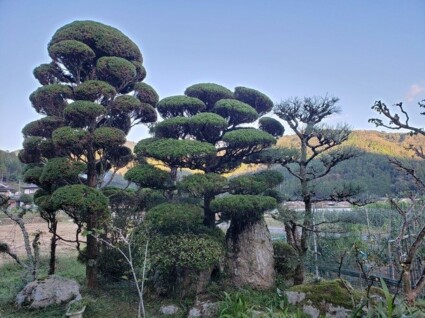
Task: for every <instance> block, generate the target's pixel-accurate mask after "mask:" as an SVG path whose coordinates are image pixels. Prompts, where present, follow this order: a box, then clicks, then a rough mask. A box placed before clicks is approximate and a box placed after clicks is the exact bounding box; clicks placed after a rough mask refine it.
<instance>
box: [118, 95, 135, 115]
mask: <svg viewBox="0 0 425 318" xmlns="http://www.w3.org/2000/svg"><path fill="white" fill-rule="evenodd" d="M141 105H142V103H141V102H140V101H139V100H138V99H137V98H136V97H134V96H130V95H121V96H118V97H117V98H115V99H114V101H113V102H112V105H111V110H112V112H113V113H114V114H127V113H132V112H135V111H137V110H138V109H139V108H140V107H141Z"/></svg>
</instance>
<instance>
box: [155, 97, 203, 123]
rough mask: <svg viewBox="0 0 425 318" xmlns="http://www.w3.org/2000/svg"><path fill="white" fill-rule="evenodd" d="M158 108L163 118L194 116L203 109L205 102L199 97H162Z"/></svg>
mask: <svg viewBox="0 0 425 318" xmlns="http://www.w3.org/2000/svg"><path fill="white" fill-rule="evenodd" d="M157 109H158V112H159V113H160V114H161V116H162V117H163V118H170V117H176V116H193V115H196V114H197V113H199V112H201V111H203V110H204V109H205V104H204V103H203V102H202V101H201V100H199V99H198V98H194V97H188V96H184V95H178V96H170V97H166V98H163V99H161V100H160V101H159V103H158V105H157Z"/></svg>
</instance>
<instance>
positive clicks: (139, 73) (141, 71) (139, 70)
mask: <svg viewBox="0 0 425 318" xmlns="http://www.w3.org/2000/svg"><path fill="white" fill-rule="evenodd" d="M131 63H132V64H133V65H134V66H135V67H136V76H135V77H134V80H135V81H143V80H144V79H145V77H146V69H145V67H144V66H143V64H142V62H139V61H131ZM133 89H134V84H133V83H131V84H129V85H128V86H127V89H124V91H123V92H122V93H123V94H126V93H128V92H129V91H132V90H133Z"/></svg>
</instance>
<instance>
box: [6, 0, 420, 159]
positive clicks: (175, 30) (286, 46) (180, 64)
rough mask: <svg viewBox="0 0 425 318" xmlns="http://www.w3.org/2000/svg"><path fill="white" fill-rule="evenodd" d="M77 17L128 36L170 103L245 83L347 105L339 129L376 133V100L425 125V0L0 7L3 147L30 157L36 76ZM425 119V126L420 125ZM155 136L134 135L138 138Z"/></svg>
mask: <svg viewBox="0 0 425 318" xmlns="http://www.w3.org/2000/svg"><path fill="white" fill-rule="evenodd" d="M74 20H95V21H99V22H102V23H105V24H108V25H111V26H113V27H116V28H118V29H119V30H121V31H122V32H123V33H124V34H126V35H127V36H129V37H130V38H131V39H132V40H133V41H134V42H135V43H136V44H137V45H138V46H139V48H140V49H141V51H142V54H143V57H144V65H145V67H146V69H147V72H148V76H147V78H146V79H145V82H146V83H148V84H150V85H152V86H153V87H154V88H155V89H156V90H157V92H158V93H159V95H160V97H161V98H163V97H167V96H170V95H179V94H183V92H184V90H185V88H186V87H188V86H190V85H192V84H195V83H200V82H214V83H218V84H221V85H224V86H226V87H228V88H229V89H232V90H233V89H234V87H236V86H246V87H251V88H255V89H258V90H260V91H262V92H264V93H265V94H267V95H268V96H269V97H270V98H271V99H272V100H273V101H274V102H279V101H281V100H283V99H286V98H289V97H295V96H299V97H303V96H324V95H326V94H328V95H332V96H337V97H339V98H340V102H339V105H340V107H341V109H342V112H341V114H339V115H337V116H336V117H335V118H333V119H331V120H330V123H337V122H345V123H348V124H349V125H351V127H353V128H354V129H374V128H375V127H374V126H372V125H371V124H369V123H368V122H367V119H368V118H370V117H374V116H376V114H375V113H374V112H373V111H372V110H371V109H370V107H371V106H372V105H373V103H374V101H375V100H383V101H385V102H386V103H387V104H388V105H392V104H394V103H396V102H400V101H402V102H404V103H405V105H406V107H407V109H408V111H409V114H410V115H411V117H412V119H411V120H412V123H414V124H416V125H419V126H421V127H424V126H425V123H424V118H423V117H424V116H418V114H419V110H418V107H417V106H416V105H417V102H418V101H419V100H421V99H425V1H423V0H409V1H398V0H375V1H370V0H345V1H341V0H299V1H295V0H280V1H278V0H262V1H260V0H258V1H253V0H245V1H242V0H232V1H229V0H227V1H226V0H215V1H213V0H209V1H207V0H203V1H200V0H198V1H196V0H180V1H177V0H162V1H154V0H149V1H147V0H138V1H137V0H124V1H113V0H73V1H64V0H57V1H48V0H33V1H25V0H0V70H1V73H2V74H1V75H2V76H0V87H1V91H0V149H1V150H9V151H13V150H16V149H19V148H21V145H22V141H23V138H22V134H21V130H22V128H23V126H25V124H27V123H28V122H30V121H33V120H35V119H37V118H39V115H38V114H37V113H36V112H35V110H34V109H33V108H32V106H31V103H30V102H29V99H28V96H29V95H30V94H31V92H33V91H34V90H35V89H37V87H39V86H40V84H39V83H38V82H37V80H35V78H34V77H33V75H32V70H33V69H34V68H35V67H36V66H38V65H39V64H41V63H48V62H50V58H49V56H48V53H47V44H48V42H49V40H50V39H51V37H52V35H53V34H54V32H55V31H56V30H57V29H58V28H59V27H61V26H63V25H65V24H67V23H70V22H72V21H74ZM421 117H422V118H421ZM146 136H147V129H146V128H141V127H139V128H135V129H133V130H132V131H131V132H130V134H129V136H128V139H129V140H132V141H138V140H140V139H141V138H145V137H146Z"/></svg>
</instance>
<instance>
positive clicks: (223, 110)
mask: <svg viewBox="0 0 425 318" xmlns="http://www.w3.org/2000/svg"><path fill="white" fill-rule="evenodd" d="M212 111H213V112H214V113H217V114H219V115H220V116H221V117H223V118H226V119H227V121H228V122H229V126H232V127H234V126H237V125H240V124H245V123H252V122H253V121H255V120H257V118H258V113H257V111H256V110H255V109H254V108H252V107H251V106H249V105H248V104H245V103H243V102H240V101H238V100H235V99H221V100H219V101H218V102H217V103H215V105H214V107H213V109H212Z"/></svg>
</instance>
